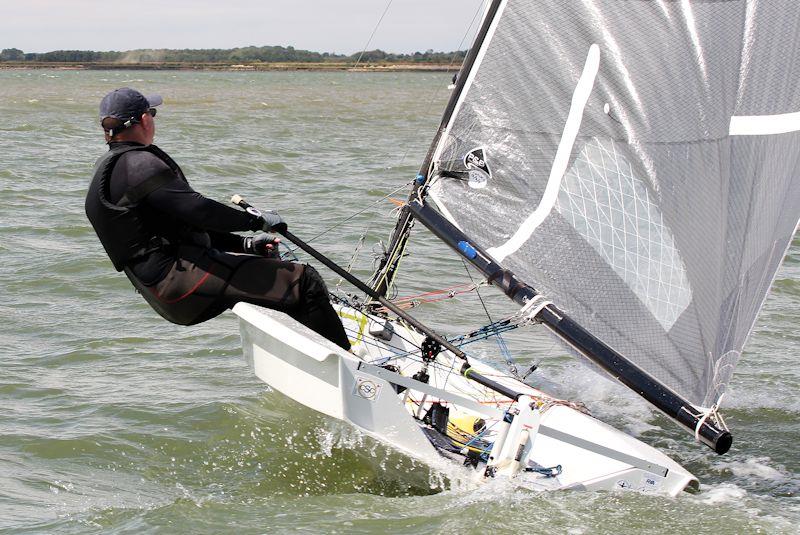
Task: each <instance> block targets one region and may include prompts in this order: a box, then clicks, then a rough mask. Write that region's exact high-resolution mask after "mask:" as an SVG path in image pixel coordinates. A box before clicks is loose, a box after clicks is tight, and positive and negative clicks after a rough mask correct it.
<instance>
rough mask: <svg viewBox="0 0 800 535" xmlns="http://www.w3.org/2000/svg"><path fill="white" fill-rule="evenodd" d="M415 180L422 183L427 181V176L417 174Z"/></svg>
mask: <svg viewBox="0 0 800 535" xmlns="http://www.w3.org/2000/svg"><path fill="white" fill-rule="evenodd" d="M415 180H416V182H417V184H422V183H423V182H425V177H424V176H422V175H417V178H416V179H415Z"/></svg>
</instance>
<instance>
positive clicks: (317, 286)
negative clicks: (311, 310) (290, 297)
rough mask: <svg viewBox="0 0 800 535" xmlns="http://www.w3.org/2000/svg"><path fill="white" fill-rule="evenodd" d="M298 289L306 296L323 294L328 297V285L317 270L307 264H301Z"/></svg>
mask: <svg viewBox="0 0 800 535" xmlns="http://www.w3.org/2000/svg"><path fill="white" fill-rule="evenodd" d="M300 291H301V292H302V293H303V294H304V295H308V296H315V297H316V296H320V297H321V296H324V297H325V299H329V296H328V287H327V286H325V281H324V280H322V276H321V275H320V274H319V272H318V271H317V270H316V269H314V268H313V267H312V266H309V265H308V264H305V265H303V274H302V275H301V276H300Z"/></svg>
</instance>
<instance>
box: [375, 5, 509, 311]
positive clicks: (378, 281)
mask: <svg viewBox="0 0 800 535" xmlns="http://www.w3.org/2000/svg"><path fill="white" fill-rule="evenodd" d="M502 3H503V0H492V2H491V3H490V4H489V6H488V7H487V9H486V13H485V14H484V16H483V21H482V23H481V27H480V29H479V30H478V33H477V35H476V36H475V41H474V42H473V43H472V47H470V49H469V52H468V53H467V55H466V57H465V58H464V63H463V64H462V66H461V69H460V70H459V71H458V76H457V78H456V86H455V88H453V90H452V92H451V93H450V100H449V101H448V102H447V107H446V108H445V110H444V114H443V115H442V121H441V123H440V125H439V129H438V130H437V131H436V135H435V136H434V138H433V141H432V142H431V146H430V148H429V149H428V153H427V154H426V155H425V159H424V160H422V165H421V166H420V169H419V173H418V174H417V178H416V180H414V185H413V186H412V188H411V193H410V194H409V197H408V199H409V202H410V201H411V200H412V199H416V198H424V197H425V194H426V191H427V183H428V178H429V177H428V174H429V172H430V168H431V162H432V160H433V155H434V153H435V152H436V146H437V145H438V144H439V140H440V139H441V137H442V135H444V133H445V132H446V130H447V125H448V124H449V123H450V119H451V118H452V116H453V112H454V111H455V109H456V104H457V103H458V100H459V97H460V96H461V93H462V92H463V91H464V88H465V87H466V86H467V79H468V78H469V73H470V72H471V71H472V68H473V66H474V65H475V60H476V59H477V57H478V54H479V53H480V50H481V48H482V47H483V43H484V42H485V41H486V36H487V35H489V29H490V28H491V26H492V23H493V22H494V20H495V17H496V16H497V13H498V11H499V9H500V5H501V4H502ZM413 225H414V215H413V213H412V212H411V210H410V209H409V207H408V204H406V205H405V206H404V207H403V208H402V210H401V212H400V215H399V217H398V220H397V224H396V225H395V228H394V231H393V232H392V237H391V239H390V240H389V247H388V249H387V251H386V253H385V254H384V256H383V258H382V259H381V262H380V264H379V266H378V269H376V270H375V273H374V274H373V276H372V279H371V280H370V285H371V286H372V287H373V288H374V289H375V291H376V292H377V293H378V294H379V295H386V293H387V292H388V291H389V289H390V288H391V287H392V283H393V282H394V277H395V272H396V271H397V267H398V265H399V264H400V260H401V259H402V257H403V254H404V251H405V248H406V244H407V243H408V238H409V235H410V234H411V227H412V226H413Z"/></svg>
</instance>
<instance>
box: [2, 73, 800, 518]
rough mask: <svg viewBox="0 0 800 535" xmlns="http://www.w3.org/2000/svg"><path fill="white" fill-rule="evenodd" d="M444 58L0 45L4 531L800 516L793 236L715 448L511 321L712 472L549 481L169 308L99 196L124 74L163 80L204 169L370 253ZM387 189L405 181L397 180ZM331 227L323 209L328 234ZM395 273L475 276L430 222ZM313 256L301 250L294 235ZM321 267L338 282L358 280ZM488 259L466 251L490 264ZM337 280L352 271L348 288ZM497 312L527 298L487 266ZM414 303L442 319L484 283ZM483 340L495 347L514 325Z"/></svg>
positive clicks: (403, 176)
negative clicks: (353, 59)
mask: <svg viewBox="0 0 800 535" xmlns="http://www.w3.org/2000/svg"><path fill="white" fill-rule="evenodd" d="M449 81H450V75H449V74H445V73H349V72H335V73H315V72H264V73H254V72H246V73H241V72H170V71H161V72H153V71H148V72H138V71H110V72H101V71H58V70H16V71H0V142H1V143H0V255H2V256H0V258H1V259H2V262H0V296H2V297H1V298H0V322H2V329H0V531H3V532H6V530H7V532H10V533H92V532H104V533H106V532H111V533H143V532H145V533H146V532H166V533H201V532H212V533H213V532H216V533H225V532H233V531H236V532H237V533H273V532H275V533H280V532H289V533H295V532H302V533H328V532H330V533H334V532H337V533H383V534H386V533H484V532H489V531H491V532H497V533H572V534H579V533H586V534H590V533H591V534H594V533H609V534H617V533H620V532H625V533H645V532H646V533H653V532H655V533H758V532H761V533H792V532H795V530H796V526H797V525H798V524H800V499H798V493H799V492H800V456H798V446H797V445H798V443H800V401H798V397H797V395H798V391H800V369H799V368H798V359H799V357H798V341H800V335H798V327H800V322H798V310H800V241H798V240H795V242H794V244H793V246H792V248H791V249H790V251H789V254H788V256H787V258H786V259H785V261H784V264H783V266H782V268H781V270H780V272H779V274H778V278H777V280H776V282H775V284H774V287H773V289H772V293H771V295H770V297H769V298H768V299H767V302H766V304H765V307H764V310H763V311H762V313H761V315H760V317H759V319H758V322H757V324H756V326H755V330H754V333H753V336H752V338H751V340H750V342H749V343H748V345H747V348H746V352H745V354H744V355H743V357H742V359H741V361H740V364H739V368H738V370H737V372H736V375H735V376H734V379H733V383H732V384H731V387H730V392H729V394H728V395H727V397H726V399H725V409H724V414H725V416H726V418H727V422H728V424H729V426H730V427H731V428H732V431H733V434H734V437H735V441H734V446H733V448H732V450H731V451H730V452H729V453H728V454H726V455H724V456H717V455H716V454H714V453H712V452H711V451H710V450H708V449H707V448H705V447H703V446H700V445H698V444H696V443H695V442H694V441H693V439H692V437H690V436H688V435H687V434H686V433H685V432H683V431H682V430H680V429H678V428H677V427H676V426H675V425H674V424H673V423H671V422H670V421H669V420H668V419H666V418H665V417H663V416H660V415H658V414H656V413H654V412H653V411H652V410H651V409H650V408H649V407H648V406H647V405H646V404H645V403H644V402H642V401H641V400H639V399H638V398H636V396H635V395H633V394H631V393H630V392H628V391H627V390H625V389H624V388H622V387H620V386H618V385H616V384H614V383H612V382H610V381H608V380H605V379H602V378H600V377H599V376H597V375H596V374H595V373H594V372H593V371H591V370H589V369H588V368H586V367H584V366H583V365H581V364H580V363H578V362H577V361H575V360H574V359H573V358H571V357H570V356H568V355H567V354H566V353H565V352H564V350H563V349H562V348H561V347H560V346H559V345H557V344H556V343H554V342H553V341H552V340H551V339H550V338H549V337H548V336H546V335H544V334H543V333H541V332H539V331H538V330H537V329H535V328H527V329H520V330H517V331H514V332H513V333H510V334H508V335H507V336H506V341H507V342H508V344H509V346H510V348H511V351H512V354H513V356H514V358H515V359H516V360H517V363H518V366H519V367H520V368H527V367H528V366H530V365H531V364H532V363H533V362H539V363H540V367H539V369H538V370H537V371H536V372H534V373H533V374H532V375H531V380H532V381H533V383H534V384H536V385H538V386H540V387H542V388H544V389H547V390H550V391H552V392H553V393H555V394H557V395H559V396H563V397H567V398H570V399H577V400H580V401H583V402H585V403H586V404H587V406H588V407H589V409H590V410H591V411H592V412H593V414H595V415H596V416H598V417H600V418H602V419H604V420H605V421H607V422H609V423H611V424H612V425H615V426H617V427H619V428H621V429H623V430H625V431H626V432H628V433H631V434H632V435H634V436H636V437H638V438H639V439H641V440H643V441H645V442H647V443H649V444H651V445H653V446H655V447H657V448H659V449H660V450H662V451H664V452H665V453H667V454H668V455H670V456H672V457H673V458H674V459H675V460H677V461H678V462H680V463H682V464H683V465H684V466H686V468H688V469H689V470H690V471H692V472H693V473H694V474H695V475H696V476H697V477H698V478H699V479H700V480H701V483H702V484H701V487H700V489H699V491H696V492H692V493H688V492H687V493H683V494H682V495H681V496H679V497H677V498H664V497H654V496H643V495H638V494H616V493H586V492H564V493H553V494H536V493H531V492H528V491H523V490H519V489H515V488H514V487H513V486H511V485H508V484H507V483H504V482H502V481H493V482H490V483H489V484H486V485H478V484H475V482H474V481H472V480H469V479H464V478H463V477H462V476H461V475H459V474H460V473H459V472H454V473H451V474H448V473H438V472H434V471H432V470H430V469H428V468H426V467H425V466H423V465H420V464H419V463H417V462H415V461H413V460H411V459H409V458H407V457H405V456H403V455H401V454H398V453H396V452H394V451H393V450H391V448H388V447H387V446H385V445H383V444H381V443H378V442H376V441H374V440H372V439H370V438H368V437H364V436H362V435H360V434H359V433H357V432H356V431H354V430H353V429H351V428H349V427H348V426H346V425H344V424H341V423H339V422H337V421H334V420H332V419H329V418H327V417H324V416H321V415H319V414H317V413H314V412H313V411H311V410H308V409H306V408H304V407H302V406H300V405H298V404H296V403H294V402H292V401H290V400H288V399H286V398H285V397H283V396H282V395H280V394H278V393H276V392H273V391H271V390H270V389H269V388H268V387H267V386H266V385H265V384H263V383H261V382H260V381H258V380H256V379H255V378H254V376H253V374H252V373H251V372H250V370H248V368H247V367H246V365H245V362H244V359H243V358H242V356H241V346H240V340H239V334H238V326H237V321H236V318H235V317H234V316H233V315H232V314H231V313H226V314H223V315H222V316H220V317H218V318H216V319H214V320H212V321H209V322H207V323H204V324H202V325H199V326H195V327H188V328H187V327H178V326H174V325H171V324H168V323H166V322H165V321H163V320H162V319H161V318H159V317H158V316H157V315H156V314H155V313H154V312H153V311H152V310H150V309H149V307H148V306H147V305H146V304H145V303H144V301H143V300H142V299H141V297H140V296H138V295H136V294H135V293H134V291H133V289H132V288H131V286H130V284H129V283H128V281H127V280H126V279H125V277H124V276H123V275H120V274H118V273H116V272H114V270H113V268H112V266H111V263H110V262H109V260H108V259H107V257H106V256H105V254H104V253H103V250H102V248H101V246H100V244H99V242H98V241H97V238H96V237H95V235H94V233H93V232H92V230H91V228H90V227H89V224H88V222H87V220H86V218H85V216H84V213H83V199H84V194H85V191H86V187H87V185H88V182H89V179H90V176H91V173H92V165H93V162H94V161H95V159H96V158H97V157H98V156H100V155H101V154H102V153H103V152H104V150H105V146H104V145H103V142H102V132H101V131H100V129H99V126H98V120H99V118H98V117H97V111H96V110H97V104H98V102H99V100H100V99H101V98H102V96H103V95H104V94H105V93H106V92H108V91H109V90H111V89H113V88H116V87H121V86H131V87H134V88H137V89H140V90H142V91H143V92H145V93H148V92H158V93H160V94H162V95H163V96H164V100H165V104H164V105H163V106H161V107H160V108H159V113H158V116H157V118H156V124H157V129H158V130H157V139H156V142H157V144H158V145H159V146H161V147H162V148H164V149H165V150H167V152H169V153H170V154H171V155H172V156H173V157H174V158H175V159H176V160H177V161H178V162H179V163H180V165H181V166H182V167H183V169H184V171H185V173H186V175H187V176H188V178H189V180H190V181H191V183H192V185H193V186H194V187H195V188H196V189H197V190H199V191H201V192H203V193H204V194H206V195H208V196H210V197H212V198H215V199H218V200H221V201H223V202H226V199H228V198H230V196H231V195H232V194H236V193H238V194H240V195H243V196H244V197H245V198H246V199H248V200H249V201H250V202H251V203H252V204H254V205H256V206H259V207H263V208H274V209H277V210H278V211H279V212H281V214H282V215H283V216H284V218H285V219H286V221H287V222H288V223H289V227H290V229H291V230H292V231H293V232H294V233H295V234H296V235H298V236H299V237H302V238H305V239H307V240H312V239H313V240H312V244H313V245H315V246H316V247H318V248H319V249H320V250H321V251H323V252H325V253H326V254H328V255H329V256H330V257H331V258H333V259H334V260H336V261H337V262H339V263H340V264H347V263H348V262H350V261H351V260H352V259H353V253H354V250H355V249H356V244H357V243H358V242H359V239H361V238H362V237H363V240H364V246H363V247H362V248H361V250H360V252H359V254H358V255H357V257H356V258H355V259H354V269H353V271H354V273H356V274H357V275H358V276H360V277H367V276H368V275H369V273H370V272H371V269H372V264H373V262H374V259H375V257H376V255H377V254H378V253H379V252H380V250H381V245H380V243H379V242H380V241H381V240H383V241H384V242H385V241H386V239H387V238H388V236H389V234H390V231H391V229H392V227H393V225H394V221H395V215H396V212H395V209H396V207H395V204H393V203H392V202H390V201H389V200H386V199H385V197H387V196H389V197H396V198H400V199H402V198H404V197H405V195H406V192H407V187H406V186H405V185H406V184H407V183H408V182H409V181H410V180H411V179H413V177H414V176H415V174H416V172H417V169H418V167H419V163H420V162H421V160H422V158H423V156H424V154H425V152H426V151H427V149H428V146H429V143H430V140H431V139H432V137H433V134H434V132H435V130H436V128H437V126H438V124H439V120H440V117H441V113H442V110H443V108H444V105H445V103H446V101H447V98H448V96H449V92H448V90H447V89H446V87H447V84H448V83H449ZM392 192H395V193H392ZM320 234H322V235H321V236H320ZM409 252H410V254H409V256H408V257H407V258H405V259H404V260H403V262H402V265H401V271H400V277H399V280H398V285H399V288H400V293H401V295H413V294H416V293H420V292H425V291H429V290H432V289H438V288H443V287H449V286H452V285H457V284H464V283H468V282H470V278H469V275H468V274H467V272H466V269H465V267H464V265H463V263H462V262H461V261H460V260H459V259H458V258H457V257H456V256H455V255H454V254H453V253H451V252H450V251H449V250H448V249H447V248H446V247H445V246H443V245H441V244H439V243H438V242H437V241H436V240H435V239H434V238H433V237H432V236H431V235H430V233H428V232H427V231H426V230H424V229H423V228H421V226H417V227H416V228H415V229H414V233H413V238H412V242H411V246H410V247H409ZM301 259H302V260H305V261H308V259H307V258H305V257H302V256H301ZM320 271H322V272H323V273H324V274H325V276H326V279H327V281H328V284H329V286H330V287H331V289H332V290H333V291H340V292H343V291H352V290H351V289H350V288H349V287H347V285H346V283H345V284H341V285H340V284H339V279H338V278H337V277H336V276H334V275H332V274H331V273H330V272H326V271H325V270H324V269H323V268H322V267H321V266H320ZM472 276H473V277H475V276H476V275H475V274H474V273H473V275H472ZM337 287H338V290H337ZM481 296H482V297H483V299H484V300H485V302H486V305H487V308H488V310H489V312H490V313H491V314H492V316H493V317H494V318H495V319H496V318H499V317H502V315H504V314H510V313H512V312H513V311H514V307H513V305H511V304H510V303H508V302H507V301H506V300H505V298H503V297H502V296H499V295H497V294H496V292H492V291H491V290H490V289H487V288H484V289H482V291H481ZM413 313H414V314H415V315H417V316H418V317H419V318H421V319H423V320H424V321H427V322H429V323H430V324H431V325H432V326H433V327H435V328H436V329H437V330H439V331H440V332H442V333H444V334H447V335H457V334H462V333H464V332H466V331H468V330H470V329H472V328H475V327H478V326H480V325H483V324H485V323H487V322H488V321H489V320H488V319H487V316H486V313H485V312H484V310H483V307H482V306H481V303H480V302H479V301H478V300H477V299H476V297H475V296H474V295H459V296H456V297H455V298H453V299H450V300H444V301H441V302H437V303H431V304H426V305H423V306H420V307H419V308H416V309H414V310H413ZM475 351H476V352H477V354H479V355H481V356H483V357H484V358H486V359H487V360H490V361H492V362H495V363H496V364H497V366H500V367H502V366H503V365H504V360H503V358H502V356H501V355H500V352H499V350H498V348H497V346H496V345H493V344H492V343H485V344H483V345H481V346H476V347H475Z"/></svg>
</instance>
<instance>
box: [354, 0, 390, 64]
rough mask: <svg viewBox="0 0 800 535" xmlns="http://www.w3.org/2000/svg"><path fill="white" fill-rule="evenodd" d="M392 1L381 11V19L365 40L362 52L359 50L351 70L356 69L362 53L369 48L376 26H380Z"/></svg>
mask: <svg viewBox="0 0 800 535" xmlns="http://www.w3.org/2000/svg"><path fill="white" fill-rule="evenodd" d="M393 1H394V0H389V3H388V4H386V9H384V10H383V15H381V18H379V19H378V23H377V24H376V25H375V27H374V28H373V29H372V33H371V34H370V36H369V39H367V43H366V44H365V45H364V49H363V50H361V54H359V55H358V59H357V60H356V64H355V65H353V68H354V69H355V68H356V67H358V64H359V63H361V57H362V56H363V55H364V53H365V52H366V51H367V48H368V47H369V44H370V43H371V42H372V38H373V37H375V32H377V31H378V26H380V25H381V22H382V21H383V17H385V16H386V13H387V12H388V11H389V7H391V5H392V2H393Z"/></svg>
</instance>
